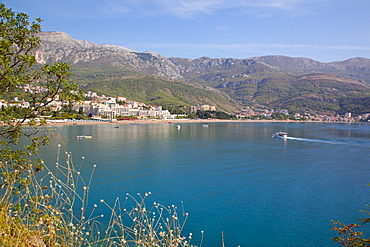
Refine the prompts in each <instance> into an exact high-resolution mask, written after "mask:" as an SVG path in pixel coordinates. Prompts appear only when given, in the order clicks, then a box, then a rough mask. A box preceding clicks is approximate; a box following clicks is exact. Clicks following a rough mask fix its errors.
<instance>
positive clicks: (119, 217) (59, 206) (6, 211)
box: [0, 145, 192, 247]
mask: <svg viewBox="0 0 370 247" xmlns="http://www.w3.org/2000/svg"><path fill="white" fill-rule="evenodd" d="M60 157H64V160H63V162H61V160H60ZM61 163H63V164H61ZM83 163H84V158H83V157H82V159H81V163H80V164H79V165H78V166H76V165H75V164H74V162H73V159H72V154H71V153H69V152H62V151H61V145H58V155H57V159H56V163H55V167H53V169H50V168H49V167H48V166H45V168H46V169H45V172H44V175H40V174H36V173H35V171H34V170H32V169H29V170H28V173H27V176H26V177H25V179H27V180H28V183H27V184H28V185H27V186H26V187H25V188H22V190H18V189H17V190H14V186H5V187H3V188H2V191H1V198H0V246H40V247H41V246H130V247H131V246H163V247H164V246H166V247H174V246H184V247H185V246H192V245H191V243H190V242H191V239H192V234H190V235H189V236H187V237H184V236H182V231H183V228H184V225H185V223H186V220H187V217H188V214H187V213H184V212H181V213H178V208H177V207H175V206H173V205H172V206H170V207H166V206H163V205H161V204H159V203H154V204H152V205H150V206H148V205H146V202H145V200H146V198H147V197H148V196H149V195H150V193H146V194H144V195H140V194H138V195H136V196H132V195H129V194H127V195H126V198H125V200H124V202H120V200H119V199H118V198H117V200H116V201H115V202H114V204H113V205H109V204H107V203H106V202H105V201H104V199H101V200H100V202H96V203H94V204H92V205H90V204H89V198H88V195H89V191H90V187H91V182H92V177H93V173H94V171H95V167H96V165H93V166H92V169H91V174H89V175H87V178H88V179H87V180H84V177H86V176H82V174H81V173H80V168H81V167H82V165H84V164H83ZM1 169H2V168H1V167H0V170H1ZM1 173H2V174H6V172H5V171H4V170H1ZM9 179H11V177H9ZM5 180H6V179H5ZM130 205H131V206H130ZM98 207H107V208H108V209H109V212H110V215H109V216H104V215H97V208H98ZM182 208H183V207H182ZM105 217H108V219H104V218H105ZM103 221H104V222H108V223H107V224H106V225H104V224H103V223H101V222H103Z"/></svg>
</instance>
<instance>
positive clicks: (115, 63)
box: [36, 32, 370, 115]
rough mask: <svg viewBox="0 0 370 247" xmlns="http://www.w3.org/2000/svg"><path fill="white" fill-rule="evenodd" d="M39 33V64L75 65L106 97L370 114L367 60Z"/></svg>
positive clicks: (75, 75) (76, 76) (88, 86)
mask: <svg viewBox="0 0 370 247" xmlns="http://www.w3.org/2000/svg"><path fill="white" fill-rule="evenodd" d="M39 38H40V40H41V47H40V49H39V50H38V51H36V59H37V61H38V62H39V63H48V64H51V63H55V62H66V63H69V64H70V66H71V73H72V76H71V78H72V79H73V81H74V82H75V83H77V84H78V85H79V86H80V87H81V88H82V89H83V90H90V91H97V92H98V93H100V94H105V95H111V96H125V97H127V98H129V99H132V100H137V101H142V102H145V103H148V104H158V105H164V106H171V107H187V106H190V105H194V104H198V103H199V104H209V105H215V106H217V108H218V109H219V110H223V111H226V112H234V111H237V110H240V109H242V108H246V107H268V108H274V109H288V110H289V111H290V112H299V113H304V112H311V113H320V114H331V115H332V114H343V113H344V112H348V111H351V112H353V113H354V114H362V113H366V112H370V104H369V103H370V59H367V58H361V57H356V58H351V59H348V60H345V61H337V62H330V63H321V62H318V61H315V60H312V59H309V58H304V57H300V58H292V57H287V56H261V57H251V58H246V59H235V58H209V57H201V58H198V59H188V58H175V57H165V56H163V55H160V54H158V53H155V52H150V51H146V52H137V51H133V50H130V49H127V48H124V47H122V46H116V45H98V44H95V43H92V42H89V41H84V40H75V39H73V38H71V37H70V36H69V35H68V34H66V33H62V32H41V33H40V34H39Z"/></svg>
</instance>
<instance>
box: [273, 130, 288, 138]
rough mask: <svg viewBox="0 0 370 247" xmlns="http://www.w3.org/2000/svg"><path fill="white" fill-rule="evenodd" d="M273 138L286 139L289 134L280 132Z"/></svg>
mask: <svg viewBox="0 0 370 247" xmlns="http://www.w3.org/2000/svg"><path fill="white" fill-rule="evenodd" d="M272 137H275V138H279V139H286V138H287V137H288V133H287V132H283V131H279V132H276V133H275V134H273V135H272Z"/></svg>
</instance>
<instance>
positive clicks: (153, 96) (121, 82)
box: [83, 76, 236, 112]
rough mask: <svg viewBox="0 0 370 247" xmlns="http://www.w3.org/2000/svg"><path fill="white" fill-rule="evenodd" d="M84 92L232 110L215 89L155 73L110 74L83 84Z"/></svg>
mask: <svg viewBox="0 0 370 247" xmlns="http://www.w3.org/2000/svg"><path fill="white" fill-rule="evenodd" d="M83 90H84V91H94V92H97V93H98V94H101V95H102V94H104V95H109V96H125V97H126V98H129V99H135V100H137V101H140V102H144V103H146V104H150V105H161V106H164V107H179V106H191V105H195V104H197V103H201V104H208V105H215V106H217V108H218V109H222V110H225V111H228V112H232V111H234V110H236V107H235V105H234V104H233V103H231V102H230V99H229V98H228V97H227V96H225V95H223V94H221V93H220V92H219V91H216V90H206V89H204V88H199V87H197V86H194V85H192V84H190V83H187V82H184V81H172V80H166V79H163V78H159V77H155V76H127V77H121V78H120V77H112V78H109V79H105V80H97V81H95V82H91V83H88V84H86V85H85V86H84V87H83Z"/></svg>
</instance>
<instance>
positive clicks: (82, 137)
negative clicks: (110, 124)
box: [76, 135, 92, 139]
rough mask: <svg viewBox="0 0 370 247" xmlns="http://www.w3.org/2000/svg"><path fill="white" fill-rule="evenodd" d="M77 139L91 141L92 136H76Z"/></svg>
mask: <svg viewBox="0 0 370 247" xmlns="http://www.w3.org/2000/svg"><path fill="white" fill-rule="evenodd" d="M76 138H77V139H91V138H92V136H85V135H81V136H76Z"/></svg>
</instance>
